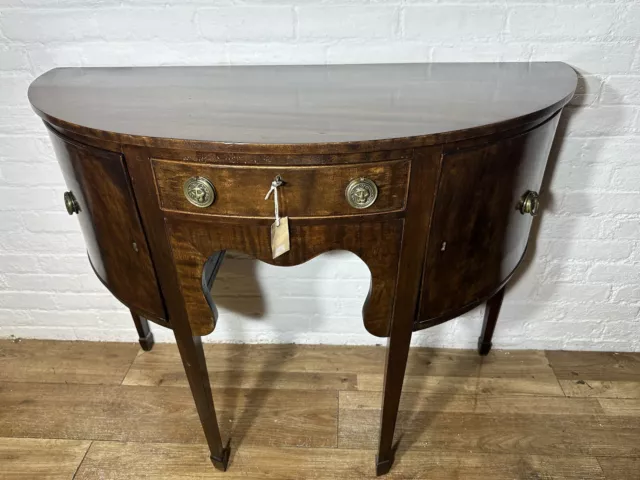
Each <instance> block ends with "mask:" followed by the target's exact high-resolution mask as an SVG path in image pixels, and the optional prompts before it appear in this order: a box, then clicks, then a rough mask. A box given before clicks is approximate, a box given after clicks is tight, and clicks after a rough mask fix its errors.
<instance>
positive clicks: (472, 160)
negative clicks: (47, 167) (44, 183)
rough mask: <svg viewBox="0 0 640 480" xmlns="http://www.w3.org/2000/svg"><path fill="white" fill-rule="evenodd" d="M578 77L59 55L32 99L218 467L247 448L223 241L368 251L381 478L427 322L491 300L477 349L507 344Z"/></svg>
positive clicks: (267, 253) (103, 262) (482, 67)
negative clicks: (219, 363) (511, 304)
mask: <svg viewBox="0 0 640 480" xmlns="http://www.w3.org/2000/svg"><path fill="white" fill-rule="evenodd" d="M576 81H577V77H576V74H575V72H574V71H573V70H572V69H571V68H570V67H569V66H567V65H565V64H563V63H478V64H468V63H467V64H465V63H461V64H398V65H331V66H327V65H324V66H220V67H158V68H155V67H154V68H60V69H55V70H51V71H49V72H47V73H45V74H44V75H42V76H40V77H39V78H37V79H36V80H35V81H34V82H33V83H32V84H31V86H30V88H29V100H30V102H31V105H32V106H33V108H34V110H35V111H36V113H37V114H38V115H39V116H40V117H41V118H42V119H43V121H44V123H45V126H46V128H47V129H48V131H49V134H50V137H51V141H52V143H53V146H54V149H55V152H56V156H57V158H58V161H59V163H60V167H61V169H62V172H63V174H64V178H65V181H66V184H67V188H68V191H67V192H66V193H65V195H64V199H61V203H62V200H64V205H65V207H66V209H67V211H68V212H69V214H76V215H77V217H78V221H79V223H80V227H81V229H82V232H83V235H84V238H85V241H86V245H87V252H88V257H89V261H90V263H91V266H92V267H93V270H94V271H95V273H96V275H97V276H98V278H100V280H101V281H102V282H103V283H104V285H105V286H106V287H107V288H108V289H109V290H110V291H111V292H112V293H113V295H114V296H115V297H117V298H118V299H119V300H120V301H121V302H122V303H123V304H125V305H126V306H127V307H128V308H129V309H130V310H131V313H132V316H133V320H134V322H135V325H136V327H137V329H138V333H139V338H140V343H141V345H142V347H143V348H144V349H145V350H148V349H151V347H152V345H153V337H152V334H151V331H150V330H149V325H148V321H151V322H154V323H156V324H158V325H161V326H163V327H166V328H170V329H173V332H174V334H175V339H176V342H177V344H178V348H179V350H180V355H181V357H182V361H183V363H184V368H185V371H186V374H187V377H188V380H189V385H190V387H191V391H192V394H193V398H194V400H195V404H196V408H197V411H198V414H199V417H200V420H201V423H202V428H203V430H204V433H205V436H206V440H207V443H208V446H209V449H210V452H211V459H212V461H213V463H214V464H215V465H216V466H217V467H218V468H221V469H223V470H224V469H226V468H227V463H228V460H229V451H230V450H229V448H230V447H229V442H223V439H222V438H221V434H220V430H219V427H218V423H217V419H216V412H215V409H214V403H213V399H212V394H211V387H210V383H209V378H208V373H207V368H206V364H205V359H204V353H203V349H202V342H201V337H202V336H204V335H208V334H210V333H211V332H212V331H213V330H214V328H215V326H216V323H217V321H218V313H217V310H216V306H215V299H214V298H212V295H211V288H212V285H213V283H214V281H215V278H216V273H217V272H218V269H219V267H220V265H221V264H222V262H223V259H224V255H225V251H226V250H237V251H241V252H244V253H246V254H249V255H251V256H253V257H255V258H256V259H259V260H261V261H264V262H267V263H270V264H273V265H279V266H292V265H298V264H301V263H303V262H306V261H308V260H309V259H311V258H313V257H315V256H317V255H320V254H321V253H323V252H326V251H329V250H335V249H342V250H348V251H351V252H353V253H355V254H356V255H357V256H358V257H360V259H362V261H363V262H365V263H366V265H367V266H368V268H369V270H370V272H371V284H370V289H369V294H368V297H367V299H366V301H365V303H364V306H363V311H362V318H363V321H364V327H365V328H366V330H367V331H368V332H369V333H371V334H372V335H375V336H377V337H388V349H387V360H386V365H385V372H384V391H383V400H382V411H381V420H380V441H379V449H378V455H377V457H376V473H377V474H378V475H380V474H384V473H386V472H388V471H389V469H390V468H391V465H392V463H393V458H394V449H395V447H394V444H393V436H394V429H395V423H396V417H397V412H398V406H399V401H400V394H401V390H402V383H403V378H404V373H405V366H406V361H407V355H408V352H409V345H410V340H411V335H412V332H414V331H416V330H421V329H424V328H428V327H432V326H434V325H438V324H440V323H442V322H445V321H447V320H450V319H452V318H455V317H456V316H459V315H461V314H463V313H464V312H467V311H469V310H470V309H472V308H474V307H476V306H477V305H479V304H481V303H483V302H487V306H486V309H485V317H484V323H483V326H482V331H481V333H480V337H479V341H478V349H479V353H480V354H482V355H484V354H487V353H488V352H489V350H490V348H491V338H492V335H493V332H494V328H495V326H496V321H497V318H498V312H499V310H500V306H501V303H502V298H503V293H504V287H505V284H506V283H507V282H508V281H509V279H510V277H511V276H512V275H513V272H514V271H515V270H516V268H517V267H518V265H519V264H520V263H521V261H522V258H523V256H524V253H525V250H526V248H527V243H528V240H529V234H530V229H531V223H532V217H533V216H534V215H536V214H537V213H538V212H539V211H540V201H541V200H540V196H539V189H540V185H541V182H542V178H543V174H544V170H545V166H546V163H547V159H548V156H549V153H550V149H551V145H552V141H553V139H554V135H555V131H556V127H557V125H558V120H559V117H560V113H561V111H562V109H563V107H564V106H565V105H566V104H567V102H568V101H569V100H570V99H571V97H572V96H573V92H574V90H575V87H576ZM222 321H224V318H222ZM214 381H215V379H214Z"/></svg>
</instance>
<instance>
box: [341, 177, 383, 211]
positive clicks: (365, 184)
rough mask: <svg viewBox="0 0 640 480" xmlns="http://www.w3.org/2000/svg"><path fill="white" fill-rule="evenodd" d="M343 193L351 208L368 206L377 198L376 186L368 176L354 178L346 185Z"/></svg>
mask: <svg viewBox="0 0 640 480" xmlns="http://www.w3.org/2000/svg"><path fill="white" fill-rule="evenodd" d="M344 194H345V196H346V197H347V202H349V205H351V206H352V207H353V208H360V209H361V208H368V207H370V206H371V205H373V203H374V202H375V201H376V199H377V198H378V187H377V186H376V184H375V183H374V182H373V180H369V179H368V178H364V177H360V178H354V179H353V180H351V181H350V182H349V185H347V189H346V190H345V192H344Z"/></svg>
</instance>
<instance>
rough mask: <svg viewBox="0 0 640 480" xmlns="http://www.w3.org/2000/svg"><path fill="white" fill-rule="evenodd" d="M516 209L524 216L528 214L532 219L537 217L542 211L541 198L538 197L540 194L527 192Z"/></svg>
mask: <svg viewBox="0 0 640 480" xmlns="http://www.w3.org/2000/svg"><path fill="white" fill-rule="evenodd" d="M516 208H517V209H518V210H520V213H521V214H522V215H525V214H527V213H528V214H529V215H531V216H532V217H535V216H536V215H537V214H538V212H539V211H540V196H539V195H538V192H534V191H533V190H527V191H526V192H525V193H524V195H522V197H520V201H519V202H518V206H517V207H516Z"/></svg>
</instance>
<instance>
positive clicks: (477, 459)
mask: <svg viewBox="0 0 640 480" xmlns="http://www.w3.org/2000/svg"><path fill="white" fill-rule="evenodd" d="M372 455H373V452H372V451H368V450H341V449H320V448H313V449H312V448H305V449H300V448H266V447H259V446H256V447H254V446H251V447H249V446H248V447H243V448H242V449H241V450H239V451H238V452H237V453H236V454H235V456H234V457H233V458H232V461H233V465H234V468H233V469H230V470H229V471H227V472H224V473H222V472H218V471H215V470H213V469H212V468H210V467H209V466H208V465H207V451H206V448H205V447H204V446H200V445H177V444H139V443H138V444H136V443H126V444H123V443H108V442H94V444H93V445H92V446H91V449H90V450H89V453H88V454H87V458H86V459H85V461H84V462H83V464H82V467H81V468H80V470H79V471H78V475H77V476H76V479H77V480H93V479H95V478H100V479H105V480H128V479H131V480H133V479H136V480H137V479H139V478H153V479H158V480H162V479H167V480H169V479H175V478H180V479H185V480H186V479H193V480H195V479H199V480H200V479H207V478H220V479H247V478H249V479H252V480H253V479H255V480H299V479H314V480H330V479H344V480H356V479H358V480H360V479H363V478H374V471H373V468H372V465H371V457H372ZM141 458H144V459H145V461H144V462H141V461H140V459H141ZM426 475H428V478H429V479H431V480H459V479H464V480H486V479H487V478H491V479H492V480H513V479H532V480H533V479H545V480H555V479H557V480H564V479H575V480H585V479H588V480H596V479H597V480H602V479H604V477H603V475H602V471H601V469H600V466H599V465H598V462H597V460H596V459H595V458H592V457H580V456H575V457H553V456H536V455H496V454H465V455H457V454H454V453H441V452H432V453H430V454H428V455H425V454H424V452H403V453H402V455H399V456H398V459H397V461H396V463H395V464H394V468H393V470H392V471H391V472H390V473H389V474H388V475H387V476H385V478H388V479H392V480H393V479H396V480H401V479H416V478H427V477H426Z"/></svg>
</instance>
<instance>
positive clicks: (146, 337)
mask: <svg viewBox="0 0 640 480" xmlns="http://www.w3.org/2000/svg"><path fill="white" fill-rule="evenodd" d="M131 317H132V318H133V323H135V324H136V330H137V331H138V337H139V338H138V341H139V342H140V346H141V347H142V349H143V350H144V351H145V352H148V351H149V350H151V349H152V348H153V333H151V329H150V328H149V321H148V320H147V319H146V318H144V317H141V316H140V315H137V314H135V313H133V312H131Z"/></svg>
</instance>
